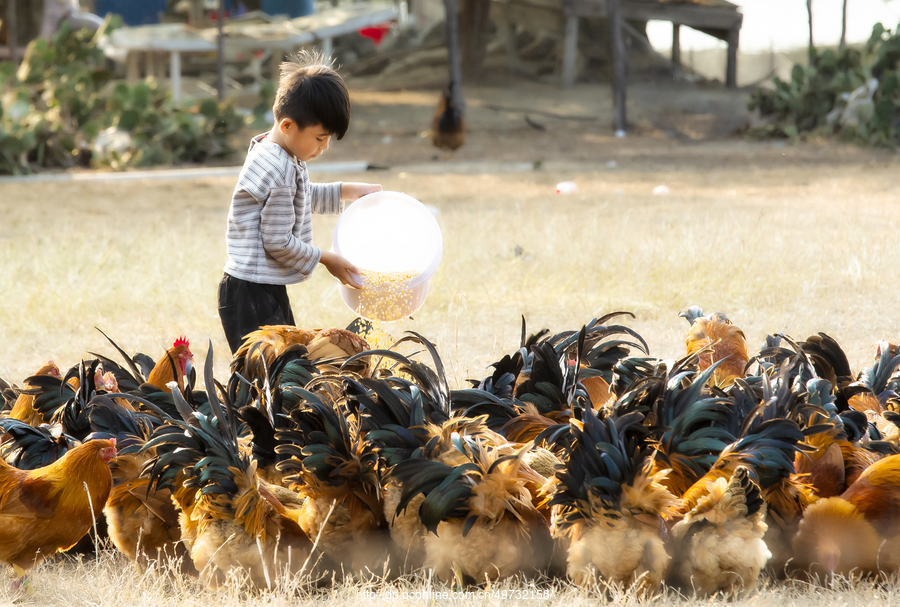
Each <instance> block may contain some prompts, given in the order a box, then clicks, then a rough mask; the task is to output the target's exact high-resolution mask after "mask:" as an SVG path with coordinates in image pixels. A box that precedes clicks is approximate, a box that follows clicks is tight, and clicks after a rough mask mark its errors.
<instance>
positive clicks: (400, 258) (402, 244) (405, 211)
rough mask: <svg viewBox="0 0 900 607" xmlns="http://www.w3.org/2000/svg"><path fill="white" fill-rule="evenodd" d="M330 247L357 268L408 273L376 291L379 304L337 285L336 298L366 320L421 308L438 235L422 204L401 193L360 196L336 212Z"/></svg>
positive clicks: (436, 259)
mask: <svg viewBox="0 0 900 607" xmlns="http://www.w3.org/2000/svg"><path fill="white" fill-rule="evenodd" d="M332 248H333V250H334V252H335V253H337V254H338V255H341V256H342V257H346V258H347V259H348V260H349V261H350V262H351V263H352V264H353V265H355V266H356V267H357V268H359V269H360V270H364V271H365V270H368V271H370V272H379V273H381V272H383V273H391V272H403V273H408V274H410V275H412V276H413V277H412V278H409V279H407V280H404V281H402V282H401V283H398V284H397V285H396V288H394V289H392V291H391V292H387V293H386V292H381V291H379V292H378V294H377V296H378V297H379V298H380V299H381V300H383V301H379V305H377V306H373V305H370V304H367V301H370V300H371V298H372V297H373V292H372V291H370V292H369V293H365V292H364V291H365V290H366V287H365V284H364V285H363V289H362V290H360V289H354V288H352V287H347V286H344V285H338V292H339V293H340V294H341V299H343V300H344V303H345V304H347V307H349V308H350V309H351V310H352V311H353V312H354V313H355V314H357V315H359V316H362V317H363V318H367V319H368V320H376V321H384V322H393V321H395V320H400V319H401V318H406V317H408V316H410V315H411V314H413V313H414V312H415V311H416V310H418V309H419V308H420V307H422V304H423V303H425V297H426V296H427V295H428V286H429V284H430V283H431V277H432V276H433V275H434V273H435V271H436V270H437V267H438V265H439V264H440V262H441V253H442V252H443V239H442V238H441V229H440V227H439V226H438V223H437V221H436V220H435V219H434V215H433V214H432V213H431V211H429V210H428V209H427V208H426V207H425V205H423V204H422V203H421V202H419V201H418V200H416V199H415V198H413V197H412V196H407V195H406V194H402V193H400V192H376V193H374V194H369V195H368V196H363V197H362V198H360V199H359V200H357V201H356V202H354V203H353V204H351V205H350V206H348V207H347V209H346V210H345V211H344V212H343V213H342V214H341V217H340V219H338V222H337V225H336V226H335V228H334V237H333V240H332Z"/></svg>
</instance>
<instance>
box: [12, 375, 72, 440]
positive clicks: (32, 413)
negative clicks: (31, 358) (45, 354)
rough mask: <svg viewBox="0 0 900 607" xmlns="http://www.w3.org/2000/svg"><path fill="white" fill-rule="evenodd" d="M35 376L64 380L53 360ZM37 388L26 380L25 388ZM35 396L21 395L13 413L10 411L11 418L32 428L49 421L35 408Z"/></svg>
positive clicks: (17, 399)
mask: <svg viewBox="0 0 900 607" xmlns="http://www.w3.org/2000/svg"><path fill="white" fill-rule="evenodd" d="M34 375H35V376H48V377H53V378H56V379H62V375H60V372H59V367H57V366H56V363H54V362H53V361H52V360H51V361H49V362H48V363H47V364H46V365H44V366H42V367H41V368H40V369H38V371H37V373H35V374H34ZM35 387H36V386H34V385H33V384H31V383H29V381H28V380H27V379H26V380H25V388H26V389H33V388H35ZM34 399H35V395H34V394H29V393H25V392H23V393H20V394H19V396H18V398H16V402H15V404H14V405H13V408H12V411H10V413H9V416H10V417H11V418H12V419H18V420H20V421H23V422H25V423H26V424H28V425H30V426H39V425H41V424H42V423H44V422H46V421H49V420H48V419H45V418H44V416H43V415H42V414H41V413H40V411H37V410H36V409H35V408H34Z"/></svg>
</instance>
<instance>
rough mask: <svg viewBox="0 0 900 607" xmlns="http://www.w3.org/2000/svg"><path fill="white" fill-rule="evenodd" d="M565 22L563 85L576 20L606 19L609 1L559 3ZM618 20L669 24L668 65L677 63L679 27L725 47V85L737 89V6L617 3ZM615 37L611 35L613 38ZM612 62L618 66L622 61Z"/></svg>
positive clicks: (645, 0) (568, 82)
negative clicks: (722, 41) (586, 18)
mask: <svg viewBox="0 0 900 607" xmlns="http://www.w3.org/2000/svg"><path fill="white" fill-rule="evenodd" d="M563 3H564V4H563V7H564V8H563V10H564V13H565V18H566V38H565V54H564V56H563V84H564V85H565V86H567V87H568V86H572V84H573V83H574V82H575V52H576V49H577V47H578V19H579V18H580V17H610V16H611V10H610V9H611V4H612V2H611V1H610V0H563ZM618 3H619V4H620V6H621V18H622V19H624V20H629V21H651V20H655V21H671V22H672V62H673V63H674V64H676V65H680V63H681V48H680V38H681V36H680V33H681V32H680V28H681V26H682V25H685V26H687V27H690V28H693V29H695V30H698V31H701V32H703V33H704V34H708V35H710V36H713V37H715V38H718V39H719V40H724V41H725V42H726V43H727V44H728V60H727V63H726V67H725V84H726V86H728V87H730V88H734V87H736V86H737V51H738V42H739V40H740V31H741V25H742V24H743V21H744V15H742V14H741V13H740V12H739V11H738V10H737V6H735V5H734V4H731V3H730V2H727V1H726V0H693V1H692V0H681V1H676V0H668V1H665V0H618ZM613 37H615V34H614V35H613ZM616 54H617V53H615V48H614V53H613V55H614V58H613V60H614V61H615V62H616V63H618V62H619V61H620V60H621V61H624V58H617V57H616V56H615V55H616Z"/></svg>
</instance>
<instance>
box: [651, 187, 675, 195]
mask: <svg viewBox="0 0 900 607" xmlns="http://www.w3.org/2000/svg"><path fill="white" fill-rule="evenodd" d="M670 191H671V190H669V186H667V185H658V186H656V187H655V188H653V195H654V196H668V195H669V192H670Z"/></svg>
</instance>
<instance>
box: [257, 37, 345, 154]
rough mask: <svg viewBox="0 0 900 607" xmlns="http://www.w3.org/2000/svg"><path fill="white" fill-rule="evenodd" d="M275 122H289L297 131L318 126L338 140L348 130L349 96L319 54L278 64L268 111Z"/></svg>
mask: <svg viewBox="0 0 900 607" xmlns="http://www.w3.org/2000/svg"><path fill="white" fill-rule="evenodd" d="M272 113H273V114H275V120H276V121H278V120H281V119H283V118H290V119H291V120H293V121H294V122H295V123H296V124H297V126H298V127H300V128H301V129H305V128H306V127H310V126H314V125H317V124H321V125H322V128H324V129H325V130H326V131H328V132H329V133H331V135H333V136H335V137H337V138H338V139H343V137H344V135H345V134H346V133H347V129H348V128H349V127H350V94H349V93H348V92H347V85H346V84H344V80H343V78H341V76H340V74H338V73H337V72H336V71H335V70H334V68H333V67H332V66H331V63H330V62H329V61H326V60H325V59H324V57H323V56H322V55H321V54H320V53H310V52H302V53H300V55H298V57H297V61H285V62H284V63H282V64H281V80H280V81H279V83H278V90H277V91H276V92H275V104H274V105H273V107H272Z"/></svg>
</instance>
